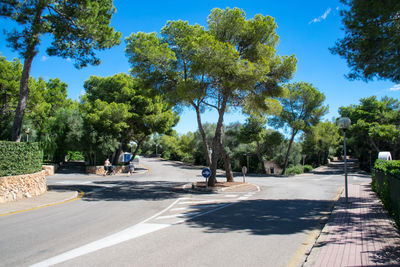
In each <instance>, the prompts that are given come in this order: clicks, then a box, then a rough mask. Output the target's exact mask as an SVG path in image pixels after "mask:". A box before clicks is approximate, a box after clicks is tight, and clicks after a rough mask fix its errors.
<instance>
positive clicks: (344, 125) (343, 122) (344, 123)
mask: <svg viewBox="0 0 400 267" xmlns="http://www.w3.org/2000/svg"><path fill="white" fill-rule="evenodd" d="M350 124H351V120H350V119H349V118H347V117H342V118H340V119H339V120H338V121H337V125H338V126H339V128H341V129H342V130H343V137H344V138H343V150H344V153H343V154H344V183H345V184H344V188H345V192H346V203H348V200H349V198H348V189H347V155H346V130H347V129H348V128H349V127H350Z"/></svg>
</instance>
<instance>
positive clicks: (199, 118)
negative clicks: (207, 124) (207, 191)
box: [192, 103, 211, 166]
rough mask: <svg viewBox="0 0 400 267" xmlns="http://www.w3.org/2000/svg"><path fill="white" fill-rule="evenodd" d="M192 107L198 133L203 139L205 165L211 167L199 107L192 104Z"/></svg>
mask: <svg viewBox="0 0 400 267" xmlns="http://www.w3.org/2000/svg"><path fill="white" fill-rule="evenodd" d="M192 106H193V107H194V109H195V110H196V116H197V125H198V127H199V132H200V135H201V138H202V139H203V147H204V152H205V155H206V161H207V165H208V166H211V158H210V153H208V151H209V146H208V142H207V136H206V133H205V132H204V129H203V124H202V123H201V114H200V107H198V106H197V105H195V104H194V103H192Z"/></svg>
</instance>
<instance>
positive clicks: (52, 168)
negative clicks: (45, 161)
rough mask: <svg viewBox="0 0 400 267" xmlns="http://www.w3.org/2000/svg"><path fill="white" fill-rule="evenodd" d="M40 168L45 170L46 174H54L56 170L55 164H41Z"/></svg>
mask: <svg viewBox="0 0 400 267" xmlns="http://www.w3.org/2000/svg"><path fill="white" fill-rule="evenodd" d="M42 170H44V171H45V175H46V176H50V175H54V173H55V171H56V170H57V165H43V166H42Z"/></svg>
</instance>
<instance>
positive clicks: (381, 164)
mask: <svg viewBox="0 0 400 267" xmlns="http://www.w3.org/2000/svg"><path fill="white" fill-rule="evenodd" d="M374 169H375V170H376V171H380V172H383V173H384V174H386V175H392V176H399V177H400V160H382V159H378V160H376V162H375V165H374Z"/></svg>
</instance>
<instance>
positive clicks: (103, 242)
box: [31, 223, 170, 267]
mask: <svg viewBox="0 0 400 267" xmlns="http://www.w3.org/2000/svg"><path fill="white" fill-rule="evenodd" d="M168 226H170V225H169V224H150V223H139V224H137V225H134V226H132V227H129V228H127V229H125V230H123V231H121V232H118V233H116V234H113V235H110V236H107V237H105V238H102V239H99V240H97V241H94V242H92V243H89V244H87V245H84V246H82V247H79V248H76V249H73V250H70V251H67V252H65V253H62V254H60V255H57V256H55V257H52V258H50V259H47V260H44V261H41V262H39V263H36V264H34V265H31V267H42V266H51V265H55V264H58V263H61V262H64V261H67V260H71V259H74V258H76V257H79V256H82V255H85V254H88V253H91V252H94V251H97V250H100V249H103V248H107V247H111V246H114V245H117V244H119V243H122V242H125V241H128V240H131V239H134V238H136V237H139V236H143V235H145V234H148V233H151V232H154V231H158V230H160V229H163V228H166V227H168Z"/></svg>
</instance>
